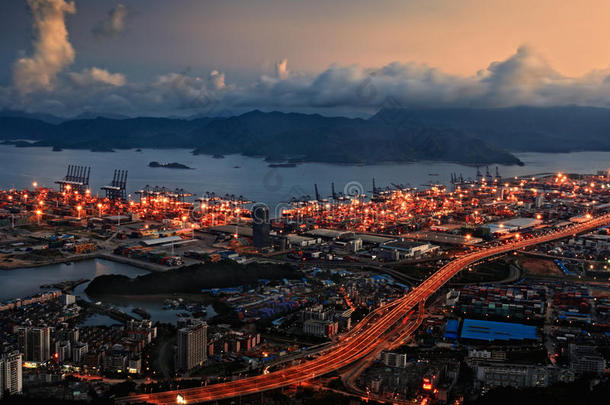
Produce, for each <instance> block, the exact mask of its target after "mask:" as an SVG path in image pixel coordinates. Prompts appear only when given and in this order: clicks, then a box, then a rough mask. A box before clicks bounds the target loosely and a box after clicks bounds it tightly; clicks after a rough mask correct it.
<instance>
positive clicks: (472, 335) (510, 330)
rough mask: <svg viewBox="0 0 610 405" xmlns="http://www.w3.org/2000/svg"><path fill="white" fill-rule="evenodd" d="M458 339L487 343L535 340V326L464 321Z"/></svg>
mask: <svg viewBox="0 0 610 405" xmlns="http://www.w3.org/2000/svg"><path fill="white" fill-rule="evenodd" d="M460 337H461V338H462V339H476V340H487V341H493V340H524V339H532V340H535V339H537V335H536V327H535V326H529V325H523V324H521V323H508V322H493V321H479V320H475V319H464V323H463V325H462V333H461V335H460Z"/></svg>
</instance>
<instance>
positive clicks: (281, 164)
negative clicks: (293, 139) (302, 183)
mask: <svg viewBox="0 0 610 405" xmlns="http://www.w3.org/2000/svg"><path fill="white" fill-rule="evenodd" d="M267 166H269V167H297V164H296V163H271V164H269V165H267Z"/></svg>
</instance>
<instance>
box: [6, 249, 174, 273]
mask: <svg viewBox="0 0 610 405" xmlns="http://www.w3.org/2000/svg"><path fill="white" fill-rule="evenodd" d="M95 259H103V260H108V261H112V262H116V263H122V264H127V265H130V266H134V267H138V268H140V269H143V270H147V271H150V272H163V271H167V270H172V269H178V268H180V267H183V266H174V267H168V266H162V265H158V264H154V263H147V262H143V261H140V260H134V259H130V258H128V257H123V256H117V255H114V254H112V253H108V252H95V253H88V254H84V255H75V256H68V257H63V258H61V259H53V260H46V261H43V262H35V263H34V262H32V263H27V264H23V262H18V263H15V262H11V263H10V264H15V265H14V266H6V264H4V263H3V264H0V271H16V270H21V269H27V268H34V267H45V266H51V265H54V264H64V263H71V262H80V261H86V260H95Z"/></svg>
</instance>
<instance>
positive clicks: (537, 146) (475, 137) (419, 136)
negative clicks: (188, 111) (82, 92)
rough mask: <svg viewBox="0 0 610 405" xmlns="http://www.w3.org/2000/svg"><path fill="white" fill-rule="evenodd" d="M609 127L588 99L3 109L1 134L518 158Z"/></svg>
mask: <svg viewBox="0 0 610 405" xmlns="http://www.w3.org/2000/svg"><path fill="white" fill-rule="evenodd" d="M609 135H610V110H608V109H603V108H591V107H549V108H536V107H514V108H502V109H473V108H460V109H458V108H446V109H440V108H435V109H383V110H381V111H379V112H378V113H377V114H375V115H374V116H372V117H370V118H368V119H362V118H344V117H324V116H321V115H317V114H300V113H282V112H261V111H258V110H254V111H251V112H248V113H245V114H242V115H237V116H232V117H200V118H194V119H179V118H153V117H139V118H127V117H122V116H118V117H115V116H110V117H104V116H96V115H95V114H90V113H89V114H88V115H87V116H83V117H77V118H75V119H67V120H66V119H60V118H57V119H54V118H53V117H52V116H36V115H33V114H28V113H20V112H7V111H2V112H0V139H1V140H4V141H5V142H9V143H15V144H17V145H18V146H22V147H25V146H53V147H55V148H69V149H90V150H96V151H104V150H106V151H110V150H112V149H124V148H190V149H192V150H193V152H194V153H196V154H211V155H224V154H233V153H237V154H243V155H247V156H260V157H264V158H266V159H267V160H268V161H273V162H286V161H287V162H330V163H348V164H373V163H382V162H404V161H417V160H431V161H451V162H459V163H465V164H473V165H476V164H490V163H501V164H521V162H520V161H519V159H517V158H516V157H515V156H514V155H513V154H512V152H527V151H532V152H570V151H580V150H610V136H609ZM15 140H29V141H30V142H23V141H15Z"/></svg>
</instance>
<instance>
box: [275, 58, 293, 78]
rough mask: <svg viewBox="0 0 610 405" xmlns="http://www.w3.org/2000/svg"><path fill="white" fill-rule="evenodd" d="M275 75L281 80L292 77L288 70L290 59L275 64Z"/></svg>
mask: <svg viewBox="0 0 610 405" xmlns="http://www.w3.org/2000/svg"><path fill="white" fill-rule="evenodd" d="M275 75H276V76H277V78H279V79H282V80H284V79H288V76H290V71H289V70H288V59H282V60H281V61H279V62H278V63H276V64H275Z"/></svg>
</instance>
